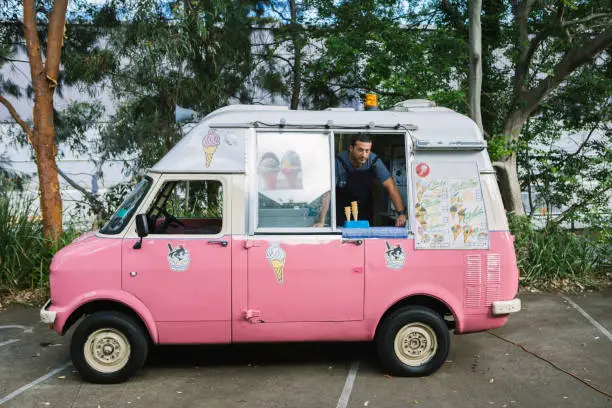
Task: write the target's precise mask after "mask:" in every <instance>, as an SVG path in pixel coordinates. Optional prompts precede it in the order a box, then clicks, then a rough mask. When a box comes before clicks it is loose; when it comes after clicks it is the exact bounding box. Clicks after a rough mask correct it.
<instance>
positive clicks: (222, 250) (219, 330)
mask: <svg viewBox="0 0 612 408" xmlns="http://www.w3.org/2000/svg"><path fill="white" fill-rule="evenodd" d="M136 241H137V239H124V240H123V244H122V254H123V262H122V263H123V265H122V270H121V281H122V287H123V290H125V291H126V292H128V293H131V294H133V295H134V296H136V297H137V298H139V299H140V300H141V301H142V302H143V303H145V304H146V305H148V307H149V310H150V311H151V314H152V315H153V318H154V319H155V322H156V324H157V326H158V330H159V338H160V340H161V341H162V342H163V343H229V342H230V341H231V314H230V310H231V309H230V308H231V301H230V299H231V297H230V296H231V265H232V263H231V260H232V259H231V247H232V240H231V237H229V236H227V237H220V238H215V239H212V240H211V239H208V238H201V237H197V238H196V237H194V238H174V237H163V238H160V237H147V238H145V239H144V240H143V242H142V247H141V248H140V249H134V248H133V246H134V243H135V242H136ZM211 241H213V242H211ZM215 241H217V242H220V241H225V242H227V246H225V247H224V246H221V245H218V244H216V243H215ZM169 246H171V247H172V248H174V249H176V248H179V247H182V248H184V249H185V250H186V251H188V254H189V263H188V266H187V268H186V269H185V270H180V269H177V268H176V267H175V269H172V266H171V264H170V260H169ZM133 273H135V276H132V274H133Z"/></svg>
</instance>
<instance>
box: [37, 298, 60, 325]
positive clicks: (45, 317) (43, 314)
mask: <svg viewBox="0 0 612 408" xmlns="http://www.w3.org/2000/svg"><path fill="white" fill-rule="evenodd" d="M50 304H51V299H49V300H47V303H45V305H44V306H43V307H41V308H40V320H41V321H42V322H43V323H47V324H53V323H55V317H56V315H57V312H52V311H50V310H47V309H48V308H49V305H50Z"/></svg>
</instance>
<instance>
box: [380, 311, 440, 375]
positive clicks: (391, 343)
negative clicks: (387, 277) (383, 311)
mask: <svg viewBox="0 0 612 408" xmlns="http://www.w3.org/2000/svg"><path fill="white" fill-rule="evenodd" d="M408 325H411V326H410V327H407V326H408ZM403 328H406V329H405V331H404V332H403V333H402V336H404V334H406V332H408V331H409V332H411V335H412V336H413V337H412V339H413V340H410V339H408V338H405V339H404V341H403V342H402V341H399V343H401V344H406V345H407V347H405V348H402V347H400V351H399V353H401V354H399V355H398V352H396V349H395V340H396V336H397V335H398V333H399V332H400V330H402V329H403ZM450 338H451V336H450V332H449V329H448V326H447V325H446V323H445V322H444V319H443V318H442V316H440V315H439V314H438V313H436V312H434V311H432V310H431V309H428V308H426V307H421V306H409V307H404V308H401V309H399V310H396V311H395V312H393V313H391V314H390V315H389V316H387V317H386V318H385V320H384V321H383V322H382V325H381V326H380V327H379V329H378V332H377V333H376V348H377V351H378V355H379V358H380V360H381V362H382V364H383V367H384V368H385V370H387V371H388V372H389V373H390V374H393V375H396V376H403V377H422V376H427V375H430V374H432V373H434V372H435V371H436V370H438V369H439V368H440V367H441V366H442V364H444V362H445V361H446V357H447V356H448V352H449V351H450V341H451V340H450ZM427 339H431V340H427ZM434 339H435V345H434ZM410 345H412V346H413V347H410ZM434 346H435V347H434ZM398 347H399V346H398ZM432 348H434V349H435V351H432ZM428 354H431V355H428ZM400 357H403V358H404V361H402V358H400ZM410 359H412V361H411V362H410V363H407V362H406V361H410Z"/></svg>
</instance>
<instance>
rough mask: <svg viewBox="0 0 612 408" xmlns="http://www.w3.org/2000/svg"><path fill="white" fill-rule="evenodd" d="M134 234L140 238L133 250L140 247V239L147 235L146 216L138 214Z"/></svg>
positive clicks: (147, 221) (147, 223)
mask: <svg viewBox="0 0 612 408" xmlns="http://www.w3.org/2000/svg"><path fill="white" fill-rule="evenodd" d="M136 233H137V234H138V237H139V238H140V239H139V240H138V241H137V242H136V243H135V244H134V246H133V248H134V249H140V248H141V247H142V239H143V238H144V237H146V236H147V235H149V220H148V218H147V215H146V214H138V215H137V216H136Z"/></svg>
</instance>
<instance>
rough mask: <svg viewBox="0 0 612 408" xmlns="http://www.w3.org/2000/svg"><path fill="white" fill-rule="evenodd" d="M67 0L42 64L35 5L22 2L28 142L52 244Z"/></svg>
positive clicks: (58, 209) (58, 231)
mask: <svg viewBox="0 0 612 408" xmlns="http://www.w3.org/2000/svg"><path fill="white" fill-rule="evenodd" d="M67 5H68V1H67V0H57V1H55V4H54V6H53V10H52V12H51V17H50V18H49V34H48V37H47V51H46V63H44V64H43V60H42V53H41V50H40V41H39V39H38V32H37V30H36V2H35V1H33V0H24V2H23V24H24V33H25V39H26V47H27V52H28V59H29V62H30V75H31V78H32V88H33V89H34V114H33V122H34V129H33V132H32V138H31V143H32V147H33V148H34V153H35V155H36V166H37V169H38V181H39V184H40V186H39V188H40V210H41V212H42V218H43V233H44V235H45V237H46V238H49V239H51V240H53V241H55V240H57V239H58V238H59V237H60V236H61V235H62V197H61V195H60V189H59V178H58V174H57V164H56V163H55V156H56V155H57V146H56V144H55V124H54V116H53V94H54V92H55V87H56V86H57V83H58V75H59V62H60V56H61V52H62V46H63V43H64V41H63V36H64V27H65V24H66V8H67Z"/></svg>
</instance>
